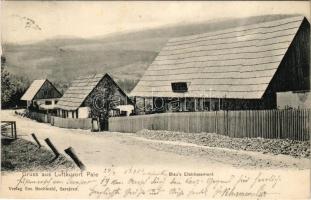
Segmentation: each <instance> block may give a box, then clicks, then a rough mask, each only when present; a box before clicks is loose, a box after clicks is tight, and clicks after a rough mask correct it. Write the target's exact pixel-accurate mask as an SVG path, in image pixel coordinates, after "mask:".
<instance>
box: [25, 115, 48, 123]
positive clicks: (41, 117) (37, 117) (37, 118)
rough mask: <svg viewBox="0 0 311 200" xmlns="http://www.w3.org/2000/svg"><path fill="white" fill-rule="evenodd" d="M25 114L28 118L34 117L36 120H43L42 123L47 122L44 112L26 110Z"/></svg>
mask: <svg viewBox="0 0 311 200" xmlns="http://www.w3.org/2000/svg"><path fill="white" fill-rule="evenodd" d="M27 116H28V117H29V118H30V119H34V120H36V121H38V122H44V123H49V119H48V115H47V114H44V113H38V112H28V113H27Z"/></svg>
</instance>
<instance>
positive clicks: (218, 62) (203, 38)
mask: <svg viewBox="0 0 311 200" xmlns="http://www.w3.org/2000/svg"><path fill="white" fill-rule="evenodd" d="M309 63H310V24H309V22H308V20H307V19H306V18H305V17H303V16H295V17H287V18H283V19H280V20H274V21H269V22H264V23H258V24H253V25H247V26H241V27H236V28H230V29H224V30H220V31H214V32H208V33H202V34H197V35H190V36H184V37H179V38H172V39H170V40H169V41H168V42H167V44H166V45H165V46H164V48H162V50H161V52H160V53H159V54H158V56H157V57H156V59H155V60H154V62H153V63H152V64H151V65H150V66H149V68H148V69H147V71H146V72H145V74H144V76H143V77H142V78H141V80H140V81H139V82H138V84H137V85H136V87H135V88H134V90H133V91H132V92H131V96H133V97H135V99H136V100H135V101H136V110H138V111H142V112H145V113H146V112H167V111H204V110H210V111H212V110H244V109H275V108H277V98H276V93H277V92H285V91H301V90H310V65H309Z"/></svg>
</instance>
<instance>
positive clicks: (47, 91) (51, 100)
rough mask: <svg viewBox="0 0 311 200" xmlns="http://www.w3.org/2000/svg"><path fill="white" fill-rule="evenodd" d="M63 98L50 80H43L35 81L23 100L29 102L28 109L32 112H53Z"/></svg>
mask: <svg viewBox="0 0 311 200" xmlns="http://www.w3.org/2000/svg"><path fill="white" fill-rule="evenodd" d="M61 96H62V94H61V93H60V92H59V91H58V90H57V89H56V87H55V86H54V85H53V84H52V83H51V82H50V81H49V80H48V79H42V80H34V81H33V82H32V83H31V85H30V86H29V88H28V89H27V90H26V92H25V93H24V95H23V96H22V97H21V100H22V101H26V102H27V109H28V110H30V111H42V112H52V111H53V110H54V109H55V104H56V103H57V101H58V100H59V98H61Z"/></svg>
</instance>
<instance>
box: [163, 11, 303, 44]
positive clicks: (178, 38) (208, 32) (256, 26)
mask: <svg viewBox="0 0 311 200" xmlns="http://www.w3.org/2000/svg"><path fill="white" fill-rule="evenodd" d="M304 18H305V17H304V16H302V15H299V16H292V17H285V18H282V19H277V20H270V21H266V22H260V23H257V24H247V25H240V26H235V27H231V28H223V29H219V30H215V31H206V32H204V33H199V34H191V35H186V36H180V37H172V38H170V39H169V40H168V42H167V43H174V42H180V41H183V40H184V39H185V38H189V37H194V36H204V35H208V34H213V33H223V32H225V31H228V30H240V31H245V30H241V29H242V28H245V27H254V28H260V27H259V26H260V25H265V24H271V23H275V22H281V21H286V20H290V19H297V20H296V21H302V20H303V19H304ZM298 19H299V20H298ZM292 22H294V21H292ZM228 33H229V32H228ZM226 34H227V33H226Z"/></svg>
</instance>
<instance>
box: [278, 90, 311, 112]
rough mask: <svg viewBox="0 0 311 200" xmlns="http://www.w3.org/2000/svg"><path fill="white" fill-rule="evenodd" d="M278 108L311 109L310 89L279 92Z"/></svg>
mask: <svg viewBox="0 0 311 200" xmlns="http://www.w3.org/2000/svg"><path fill="white" fill-rule="evenodd" d="M277 106H278V109H311V93H310V91H296V92H278V93H277Z"/></svg>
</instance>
